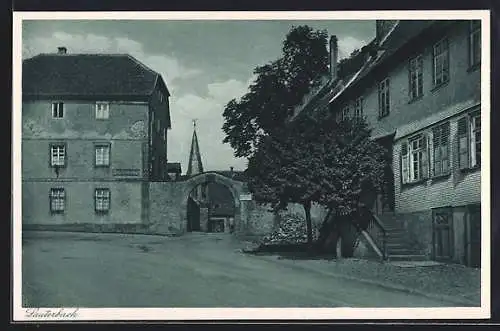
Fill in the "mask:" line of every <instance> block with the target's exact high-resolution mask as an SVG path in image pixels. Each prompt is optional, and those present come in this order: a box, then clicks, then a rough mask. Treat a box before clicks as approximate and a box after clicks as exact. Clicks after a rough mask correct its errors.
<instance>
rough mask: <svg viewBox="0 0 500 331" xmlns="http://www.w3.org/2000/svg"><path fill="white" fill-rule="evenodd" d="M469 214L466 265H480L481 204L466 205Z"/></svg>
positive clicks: (476, 266) (475, 266)
mask: <svg viewBox="0 0 500 331" xmlns="http://www.w3.org/2000/svg"><path fill="white" fill-rule="evenodd" d="M468 215H469V245H468V246H469V248H468V249H467V247H466V252H468V254H467V256H468V259H467V260H468V261H467V265H468V266H470V267H474V268H479V267H481V205H479V204H477V205H471V206H469V207H468Z"/></svg>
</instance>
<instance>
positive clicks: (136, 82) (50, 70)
mask: <svg viewBox="0 0 500 331" xmlns="http://www.w3.org/2000/svg"><path fill="white" fill-rule="evenodd" d="M157 84H159V87H160V89H162V90H163V93H165V95H166V96H169V95H170V94H169V92H168V89H167V87H166V84H165V82H164V81H163V78H162V76H161V75H160V74H158V73H157V72H155V71H153V70H152V69H150V68H148V67H147V66H145V65H144V64H142V63H141V62H139V61H138V60H137V59H135V58H134V57H132V56H130V55H127V54H39V55H36V56H34V57H32V58H29V59H26V60H24V61H23V69H22V90H23V96H24V97H35V98H36V97H39V98H41V97H58V96H60V97H67V98H69V97H92V98H99V99H103V100H104V99H114V98H120V97H121V98H123V97H126V98H127V100H128V99H134V98H138V99H144V98H145V97H148V96H150V95H151V94H152V93H153V91H154V89H155V87H156V85H157Z"/></svg>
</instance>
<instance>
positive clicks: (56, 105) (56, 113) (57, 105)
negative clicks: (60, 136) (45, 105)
mask: <svg viewBox="0 0 500 331" xmlns="http://www.w3.org/2000/svg"><path fill="white" fill-rule="evenodd" d="M52 117H53V118H63V117H64V103H62V102H53V103H52Z"/></svg>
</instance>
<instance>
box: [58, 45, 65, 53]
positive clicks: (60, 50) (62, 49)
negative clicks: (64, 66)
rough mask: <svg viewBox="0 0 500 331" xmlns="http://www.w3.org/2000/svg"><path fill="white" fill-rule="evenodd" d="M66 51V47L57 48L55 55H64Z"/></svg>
mask: <svg viewBox="0 0 500 331" xmlns="http://www.w3.org/2000/svg"><path fill="white" fill-rule="evenodd" d="M67 52H68V49H67V48H66V47H64V46H63V47H57V54H66V53H67Z"/></svg>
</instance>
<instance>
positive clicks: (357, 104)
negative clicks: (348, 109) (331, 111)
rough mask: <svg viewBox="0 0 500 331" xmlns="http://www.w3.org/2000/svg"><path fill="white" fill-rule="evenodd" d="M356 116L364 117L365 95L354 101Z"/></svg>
mask: <svg viewBox="0 0 500 331" xmlns="http://www.w3.org/2000/svg"><path fill="white" fill-rule="evenodd" d="M354 116H355V117H356V118H361V117H363V97H359V98H357V99H356V101H355V102H354Z"/></svg>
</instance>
